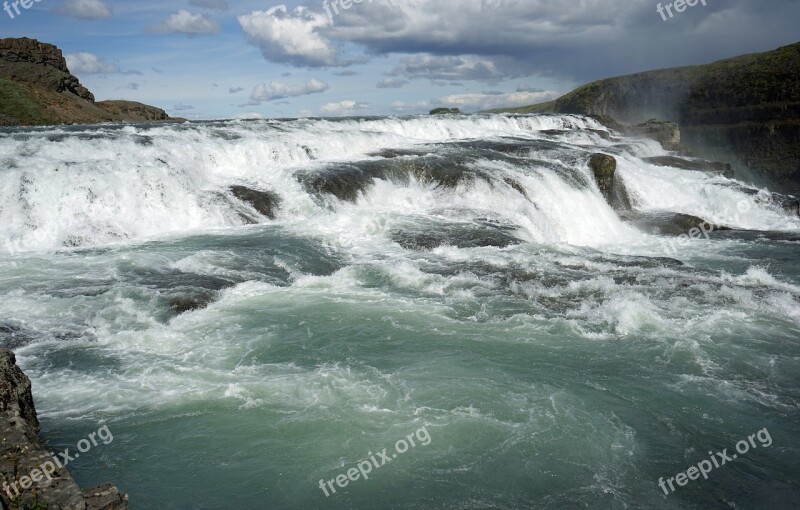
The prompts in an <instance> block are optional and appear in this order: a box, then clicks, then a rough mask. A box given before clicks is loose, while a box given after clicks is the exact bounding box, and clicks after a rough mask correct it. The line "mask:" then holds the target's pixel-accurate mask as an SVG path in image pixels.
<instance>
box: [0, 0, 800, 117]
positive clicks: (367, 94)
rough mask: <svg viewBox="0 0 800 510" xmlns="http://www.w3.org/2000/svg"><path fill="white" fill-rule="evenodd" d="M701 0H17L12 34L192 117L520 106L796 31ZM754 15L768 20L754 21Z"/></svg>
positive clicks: (766, 9) (754, 10)
mask: <svg viewBox="0 0 800 510" xmlns="http://www.w3.org/2000/svg"><path fill="white" fill-rule="evenodd" d="M699 1H700V0H694V2H695V4H696V6H695V7H690V8H688V9H686V8H685V9H684V11H685V12H681V13H680V14H678V13H677V12H675V11H674V10H672V9H670V10H669V12H670V14H672V15H673V17H671V18H667V17H666V15H665V14H664V5H662V3H656V2H650V1H647V0H637V1H636V2H634V3H632V4H630V5H626V6H619V5H614V4H613V2H611V1H610V0H595V2H594V8H593V9H586V8H585V7H581V6H570V5H562V6H554V5H548V4H546V3H545V2H543V1H535V2H531V3H529V4H527V5H520V3H519V2H516V1H514V0H496V1H494V2H486V1H482V2H478V1H477V0H474V1H468V2H466V3H462V4H461V5H457V2H445V3H444V4H443V3H441V2H438V3H436V2H433V1H431V0H419V1H417V2H410V3H399V2H396V1H393V0H363V1H362V2H348V1H347V0H346V1H345V2H341V0H338V1H336V2H333V1H329V0H324V1H323V0H321V1H319V2H316V1H315V2H285V3H271V2H257V1H250V0H245V1H238V2H237V1H226V0H186V1H181V2H178V3H173V4H170V5H166V4H164V3H156V2H132V1H112V0H63V1H56V0H52V1H51V0H25V1H24V2H22V3H21V5H20V2H19V1H18V0H16V1H8V0H6V1H5V2H4V3H3V4H2V6H3V9H4V12H3V13H2V20H3V21H2V30H3V33H2V36H3V37H30V38H33V39H37V40H40V41H42V42H47V43H51V44H54V45H56V46H57V47H59V48H60V49H61V50H62V51H63V53H64V55H65V57H66V58H67V62H68V65H69V67H70V70H71V71H72V73H73V74H75V75H76V76H77V77H78V78H79V79H80V80H81V82H82V83H83V84H84V86H86V87H87V88H89V89H90V90H91V91H92V92H93V93H94V94H95V95H96V96H97V98H98V100H104V99H127V100H131V101H139V102H142V103H146V104H152V105H154V106H158V107H159V108H163V109H164V110H166V111H167V112H168V113H169V114H170V115H171V116H176V117H184V118H187V119H190V120H214V119H223V118H241V117H256V116H261V117H268V118H298V117H337V116H382V115H413V114H420V113H426V112H427V111H429V110H430V109H432V108H436V107H440V106H441V107H450V108H460V109H461V110H462V111H464V112H466V113H469V112H477V111H483V110H489V109H493V108H506V107H517V106H524V105H528V104H536V103H541V102H546V101H549V100H552V99H555V98H557V97H559V96H561V95H563V94H564V93H566V92H569V91H570V90H573V89H574V88H576V87H577V86H579V85H581V84H583V83H587V82H590V81H594V80H597V79H602V78H606V77H611V76H619V75H624V74H630V73H632V72H640V71H646V70H652V69H661V68H670V67H677V66H684V65H697V64H705V63H710V62H713V61H716V60H720V59H724V58H730V57H735V56H737V55H741V54H747V53H758V52H762V51H768V50H772V49H775V48H778V47H780V46H785V45H787V44H791V43H793V42H796V40H797V39H796V37H797V36H796V31H795V29H794V21H793V20H796V19H798V18H799V17H800V5H798V3H797V2H792V1H791V0H768V1H766V2H764V3H761V4H759V5H758V6H754V5H750V4H748V3H747V2H745V1H744V0H731V1H730V2H726V3H725V4H724V5H717V4H708V5H705V6H703V5H702V4H699V3H698V2H699ZM26 3H27V4H29V5H28V7H29V8H28V9H24V8H23V7H24V6H25V4H26ZM703 3H705V0H703ZM689 4H690V5H691V2H689ZM344 5H349V8H345V7H343V6H344ZM668 5H671V4H668ZM659 8H660V9H659ZM337 12H338V14H337ZM660 13H661V14H660ZM663 18H666V19H663ZM751 24H754V25H755V26H759V27H761V28H763V30H759V31H757V32H756V31H747V30H745V29H743V28H742V27H744V26H746V25H751ZM664 48H669V51H664ZM198 56H199V58H198ZM205 69H208V70H209V71H211V72H204V70H205ZM187 83H188V84H191V86H188V87H187V86H186V84H187Z"/></svg>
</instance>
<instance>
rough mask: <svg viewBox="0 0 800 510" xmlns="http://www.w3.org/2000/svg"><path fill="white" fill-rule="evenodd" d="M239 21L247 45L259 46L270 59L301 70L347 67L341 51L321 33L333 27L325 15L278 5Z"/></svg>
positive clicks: (305, 9)
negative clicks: (340, 57) (340, 56)
mask: <svg viewBox="0 0 800 510" xmlns="http://www.w3.org/2000/svg"><path fill="white" fill-rule="evenodd" d="M237 19H238V20H239V25H241V27H242V31H244V34H245V36H246V37H247V42H249V43H250V44H252V45H254V46H258V47H259V48H260V49H261V53H262V54H263V55H264V58H266V59H267V60H270V61H272V62H280V63H286V64H292V65H296V66H301V67H325V66H337V65H344V64H343V63H342V62H340V61H339V58H338V50H337V49H336V48H335V47H334V45H333V44H332V43H331V42H330V41H329V40H328V39H326V38H325V37H324V36H323V35H322V34H321V33H320V32H319V29H321V28H323V27H326V26H328V25H329V24H330V20H329V19H328V17H327V16H325V15H323V14H319V13H315V12H313V11H311V10H309V9H308V8H306V7H302V6H301V7H296V8H295V9H294V10H293V11H291V12H290V11H289V10H288V9H287V8H286V6H285V5H278V6H275V7H273V8H271V9H269V10H268V11H254V12H252V13H250V14H246V15H242V16H239V17H238V18H237Z"/></svg>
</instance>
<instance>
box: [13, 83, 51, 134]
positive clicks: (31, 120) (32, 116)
mask: <svg viewBox="0 0 800 510" xmlns="http://www.w3.org/2000/svg"><path fill="white" fill-rule="evenodd" d="M4 123H9V124H22V125H38V124H50V123H53V118H52V117H51V115H50V114H49V113H48V112H47V111H46V110H45V109H44V107H43V106H42V105H41V102H40V101H39V100H38V99H37V98H36V97H35V96H34V94H33V93H32V92H30V91H29V90H27V89H26V88H24V87H22V86H20V85H17V84H16V83H14V82H12V81H9V80H5V79H3V78H0V124H4Z"/></svg>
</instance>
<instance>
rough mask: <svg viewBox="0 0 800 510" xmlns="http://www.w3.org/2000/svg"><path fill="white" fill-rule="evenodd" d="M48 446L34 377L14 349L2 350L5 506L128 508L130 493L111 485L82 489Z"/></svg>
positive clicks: (1, 504) (0, 467)
mask: <svg viewBox="0 0 800 510" xmlns="http://www.w3.org/2000/svg"><path fill="white" fill-rule="evenodd" d="M49 451H50V450H48V449H46V448H45V445H44V444H43V443H42V441H41V439H40V438H39V420H38V418H37V417H36V409H35V408H34V405H33V394H32V393H31V381H30V379H28V377H27V376H26V375H25V374H24V373H23V372H22V370H21V369H20V368H19V367H18V366H17V364H16V358H15V357H14V354H13V353H12V352H11V351H8V350H6V349H0V487H2V490H0V508H2V509H3V510H5V509H9V510H11V509H17V508H19V509H22V508H48V509H51V510H56V509H61V510H127V508H128V500H127V496H125V495H123V494H121V493H120V492H119V491H118V490H117V489H116V488H115V487H113V486H111V485H101V486H99V487H93V488H91V489H86V490H81V489H80V488H79V487H78V485H77V484H76V483H75V480H73V479H72V476H71V475H70V474H69V471H67V469H66V468H65V467H61V465H60V464H59V463H56V462H54V461H53V458H54V457H53V455H52V454H49V453H48V452H49ZM43 466H44V467H43Z"/></svg>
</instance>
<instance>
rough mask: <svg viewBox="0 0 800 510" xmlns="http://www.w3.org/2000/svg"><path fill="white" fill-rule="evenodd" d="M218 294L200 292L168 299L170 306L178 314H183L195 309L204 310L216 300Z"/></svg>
mask: <svg viewBox="0 0 800 510" xmlns="http://www.w3.org/2000/svg"><path fill="white" fill-rule="evenodd" d="M214 299H216V294H215V293H213V292H200V293H196V294H188V295H182V296H175V297H171V298H170V299H169V300H168V304H169V308H170V310H172V311H173V312H174V313H175V314H176V315H181V314H184V313H187V312H193V311H195V310H202V309H203V308H206V307H207V306H208V305H210V304H211V303H213V302H214Z"/></svg>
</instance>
